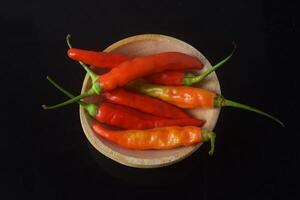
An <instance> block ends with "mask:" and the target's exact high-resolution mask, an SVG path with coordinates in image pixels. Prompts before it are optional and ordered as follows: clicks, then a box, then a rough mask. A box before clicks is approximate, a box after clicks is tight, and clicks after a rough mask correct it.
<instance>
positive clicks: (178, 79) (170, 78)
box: [66, 35, 236, 85]
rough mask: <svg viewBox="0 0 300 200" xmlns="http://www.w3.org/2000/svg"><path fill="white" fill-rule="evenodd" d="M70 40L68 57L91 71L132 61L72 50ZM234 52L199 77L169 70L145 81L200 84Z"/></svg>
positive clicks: (68, 40) (123, 56)
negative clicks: (83, 64) (88, 66)
mask: <svg viewBox="0 0 300 200" xmlns="http://www.w3.org/2000/svg"><path fill="white" fill-rule="evenodd" d="M70 38H71V35H67V37H66V40H67V43H68V46H69V47H70V49H69V50H68V56H69V57H70V58H71V59H73V60H76V61H79V62H80V63H86V64H89V65H91V66H90V68H91V69H92V70H93V71H97V69H99V68H100V69H103V68H114V67H116V66H117V65H119V64H121V63H122V62H124V61H127V60H131V59H133V57H130V56H125V55H121V54H116V53H107V52H96V51H88V50H82V49H76V48H73V47H72V45H71V42H70ZM235 48H236V45H235V43H234V50H235ZM234 50H233V51H232V53H231V54H230V55H229V56H228V57H227V58H225V59H224V60H222V61H221V62H220V63H218V64H216V65H215V66H214V67H212V68H210V69H208V70H207V71H206V72H205V73H204V74H201V75H197V76H195V75H194V74H191V73H185V72H184V71H182V70H181V71H173V70H170V71H164V72H159V73H156V74H153V75H149V76H147V77H145V79H146V80H147V81H149V82H151V83H156V84H162V85H192V84H195V83H198V82H200V81H201V80H203V79H204V78H205V77H206V76H208V75H209V74H210V73H211V72H212V71H215V70H216V69H217V68H219V67H220V66H222V65H223V64H224V63H225V62H226V61H227V60H228V59H229V58H230V57H231V56H232V54H233V52H234Z"/></svg>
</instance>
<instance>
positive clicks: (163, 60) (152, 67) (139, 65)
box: [43, 52, 203, 109]
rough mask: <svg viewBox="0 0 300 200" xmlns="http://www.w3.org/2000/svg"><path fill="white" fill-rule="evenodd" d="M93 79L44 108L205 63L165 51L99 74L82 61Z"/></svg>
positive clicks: (59, 105) (181, 54) (198, 66)
mask: <svg viewBox="0 0 300 200" xmlns="http://www.w3.org/2000/svg"><path fill="white" fill-rule="evenodd" d="M81 64H82V65H83V66H84V68H85V70H86V71H87V72H88V73H89V75H90V77H91V79H92V83H93V85H92V87H91V88H90V89H89V90H88V91H87V92H86V93H83V94H81V95H79V96H76V97H74V98H73V99H70V100H68V101H65V102H63V103H60V104H57V105H54V106H50V107H48V106H45V105H43V108H44V109H50V108H51V109H52V108H58V107H62V106H65V105H68V104H71V103H74V102H76V101H78V100H80V99H82V98H85V97H88V96H92V95H94V94H101V93H102V92H103V91H110V90H113V89H115V88H117V87H122V86H124V85H125V84H127V83H128V82H129V81H132V80H135V79H138V78H142V77H145V76H147V75H150V74H154V73H158V72H162V71H166V70H179V69H182V70H183V69H193V68H202V67H203V64H202V63H201V62H200V60H199V59H197V58H196V57H193V56H190V55H187V54H184V53H180V52H164V53H159V54H155V55H150V56H144V57H137V58H134V59H132V60H128V61H125V62H122V63H121V64H120V65H118V66H117V67H115V68H113V69H112V70H111V71H109V72H107V73H106V74H103V75H100V76H98V75H97V74H95V73H94V72H92V70H90V69H89V68H88V67H87V66H86V65H84V64H83V63H81Z"/></svg>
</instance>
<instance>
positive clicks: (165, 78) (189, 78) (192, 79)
mask: <svg viewBox="0 0 300 200" xmlns="http://www.w3.org/2000/svg"><path fill="white" fill-rule="evenodd" d="M233 45H234V49H233V50H232V52H231V53H230V55H229V56H227V57H226V58H225V59H223V60H222V61H221V62H219V63H217V64H216V65H214V66H213V67H211V68H209V69H208V70H206V71H205V72H204V73H201V74H200V75H194V74H192V73H185V72H183V71H172V70H170V71H164V72H162V73H156V74H152V75H150V76H147V77H145V78H144V79H145V80H147V81H148V82H150V83H155V84H159V85H174V86H180V85H186V86H189V85H193V84H196V83H199V82H200V81H202V80H203V79H204V78H206V77H207V76H208V75H209V74H211V73H212V72H213V71H215V70H216V69H218V68H219V67H221V66H222V65H223V64H224V63H225V62H226V61H227V60H229V58H230V57H231V56H232V55H233V53H234V51H235V49H236V45H235V43H233Z"/></svg>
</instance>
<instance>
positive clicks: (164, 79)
mask: <svg viewBox="0 0 300 200" xmlns="http://www.w3.org/2000/svg"><path fill="white" fill-rule="evenodd" d="M184 76H185V73H184V72H183V71H176V70H168V71H165V72H161V73H156V74H152V75H150V76H147V77H145V78H144V79H145V80H147V81H148V82H150V83H155V84H162V85H182V84H183V79H184Z"/></svg>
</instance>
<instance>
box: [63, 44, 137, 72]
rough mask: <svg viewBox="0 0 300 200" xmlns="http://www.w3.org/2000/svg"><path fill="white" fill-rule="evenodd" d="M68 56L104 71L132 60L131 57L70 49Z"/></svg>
mask: <svg viewBox="0 0 300 200" xmlns="http://www.w3.org/2000/svg"><path fill="white" fill-rule="evenodd" d="M68 56H69V57H70V58H71V59H73V60H77V61H81V62H84V63H86V64H89V65H92V66H96V67H101V68H104V69H111V68H113V67H116V66H118V65H119V64H121V63H122V62H124V61H126V60H130V59H132V58H131V57H129V56H125V55H121V54H116V53H107V52H96V51H88V50H83V49H76V48H71V49H69V50H68Z"/></svg>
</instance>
